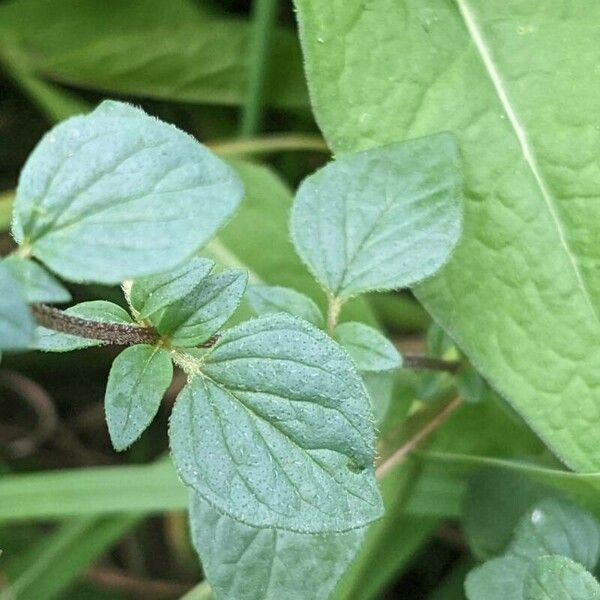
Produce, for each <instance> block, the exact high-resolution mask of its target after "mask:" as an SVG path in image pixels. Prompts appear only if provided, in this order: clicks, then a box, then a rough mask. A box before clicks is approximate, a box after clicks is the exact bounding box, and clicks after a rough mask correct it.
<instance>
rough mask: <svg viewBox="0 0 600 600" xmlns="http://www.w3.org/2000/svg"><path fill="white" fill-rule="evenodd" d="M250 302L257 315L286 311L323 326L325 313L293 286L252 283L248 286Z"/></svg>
mask: <svg viewBox="0 0 600 600" xmlns="http://www.w3.org/2000/svg"><path fill="white" fill-rule="evenodd" d="M247 298H248V302H249V303H250V306H251V307H252V310H253V311H254V312H255V313H256V314H257V315H266V314H271V313H278V312H286V313H289V314H290V315H294V316H295V317H300V318H302V319H305V320H306V321H308V322H309V323H312V324H313V325H316V326H317V327H323V326H324V324H325V322H324V320H323V313H322V312H321V310H320V309H319V307H318V306H317V305H316V304H315V302H314V301H313V300H312V299H311V298H309V297H308V296H305V295H304V294H301V293H300V292H297V291H296V290H293V289H291V288H286V287H279V286H276V285H252V286H250V287H249V288H248V294H247Z"/></svg>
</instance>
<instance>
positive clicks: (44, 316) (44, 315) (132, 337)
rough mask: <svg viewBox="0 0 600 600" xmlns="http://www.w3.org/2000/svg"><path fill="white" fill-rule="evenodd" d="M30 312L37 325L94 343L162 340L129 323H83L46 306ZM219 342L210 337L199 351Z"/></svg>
mask: <svg viewBox="0 0 600 600" xmlns="http://www.w3.org/2000/svg"><path fill="white" fill-rule="evenodd" d="M31 312H32V314H33V316H34V318H35V320H36V321H37V323H38V325H41V326H42V327H46V328H47V329H52V330H53V331H58V332H60V333H68V334H70V335H76V336H77V337H81V338H85V339H88V340H96V341H99V342H104V343H105V344H113V345H115V346H133V345H134V344H151V345H153V344H157V343H158V342H159V341H160V339H161V337H160V334H159V333H158V331H156V329H154V327H145V326H143V325H136V324H133V323H132V324H131V325H129V324H128V323H103V322H101V321H93V320H91V319H83V318H82V317H76V316H74V315H69V314H67V313H66V312H64V311H62V310H59V309H58V308H54V307H53V306H47V305H46V304H33V305H31ZM218 340H219V335H218V334H217V335H213V336H212V337H210V338H209V339H208V340H206V341H205V342H203V343H202V344H200V345H199V347H200V348H212V347H213V346H214V345H215V344H216V343H217V341H218Z"/></svg>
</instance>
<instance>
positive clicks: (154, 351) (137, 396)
mask: <svg viewBox="0 0 600 600" xmlns="http://www.w3.org/2000/svg"><path fill="white" fill-rule="evenodd" d="M171 379H173V364H172V363H171V357H170V356H169V353H168V352H166V351H165V350H162V349H160V348H155V347H153V346H148V345H146V344H140V345H136V346H131V347H130V348H127V349H125V350H123V352H121V354H119V356H117V358H116V359H115V361H114V362H113V364H112V367H111V369H110V375H109V376H108V384H107V386H106V395H105V398H104V409H105V412H106V423H107V424H108V431H109V433H110V439H111V441H112V444H113V446H114V448H115V450H118V451H120V450H125V448H128V447H129V446H131V444H133V442H135V440H137V439H138V438H139V437H140V435H141V434H142V433H143V432H144V430H145V429H146V428H147V427H148V425H150V423H151V422H152V419H154V417H155V416H156V413H157V412H158V409H159V407H160V402H161V400H162V397H163V395H164V393H165V392H166V391H167V388H168V387H169V385H170V383H171Z"/></svg>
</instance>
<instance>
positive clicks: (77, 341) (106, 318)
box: [36, 300, 133, 352]
mask: <svg viewBox="0 0 600 600" xmlns="http://www.w3.org/2000/svg"><path fill="white" fill-rule="evenodd" d="M65 313H66V314H68V315H73V316H74V317H81V318H82V319H90V320H91V321H100V322H101V323H122V324H126V325H127V324H131V323H133V320H132V319H131V317H130V316H129V314H128V313H127V311H126V310H123V309H122V308H121V307H120V306H117V305H116V304H113V303H112V302H106V301H105V300H94V301H92V302H82V303H81V304H76V305H75V306H71V307H70V308H67V309H66V310H65ZM101 345H102V342H99V341H96V340H90V339H86V338H81V337H78V336H76V335H70V334H68V333H59V332H58V331H52V330H51V329H46V328H45V327H38V339H37V342H36V348H37V349H38V350H44V351H45V352H70V351H71V350H80V349H82V348H91V347H93V346H101Z"/></svg>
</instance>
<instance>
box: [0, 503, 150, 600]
mask: <svg viewBox="0 0 600 600" xmlns="http://www.w3.org/2000/svg"><path fill="white" fill-rule="evenodd" d="M140 519H141V515H139V514H133V515H127V516H121V517H116V518H110V519H94V518H91V517H84V518H78V519H73V520H69V521H67V522H65V523H64V524H63V525H61V526H59V527H58V529H57V530H56V531H54V532H53V533H52V534H50V535H49V536H47V537H46V538H44V539H43V541H42V542H40V543H39V544H37V545H36V546H34V547H33V548H31V550H30V551H29V552H26V553H24V554H22V555H21V556H19V557H17V559H16V560H14V561H13V562H12V563H9V565H8V566H7V569H6V574H7V576H8V578H9V580H10V581H11V582H12V584H11V585H10V587H9V588H7V589H5V590H4V591H2V592H1V593H0V600H14V599H16V598H18V599H19V600H52V599H53V598H56V597H58V596H59V595H60V594H62V592H64V591H65V590H66V589H67V588H68V587H69V586H70V585H71V584H72V583H73V581H75V579H76V578H77V577H78V576H79V574H80V573H82V572H83V571H84V570H85V569H87V567H88V566H89V565H90V564H91V563H92V562H94V561H95V560H96V559H97V558H98V557H99V556H101V555H102V554H104V552H106V551H107V550H108V549H109V548H110V547H111V546H112V545H113V544H115V543H116V542H117V541H118V540H119V539H120V538H121V537H122V536H123V534H124V533H125V532H127V531H128V530H129V529H131V528H132V527H133V526H134V525H135V524H136V523H138V522H139V520H140ZM8 558H9V559H10V557H8Z"/></svg>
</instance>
